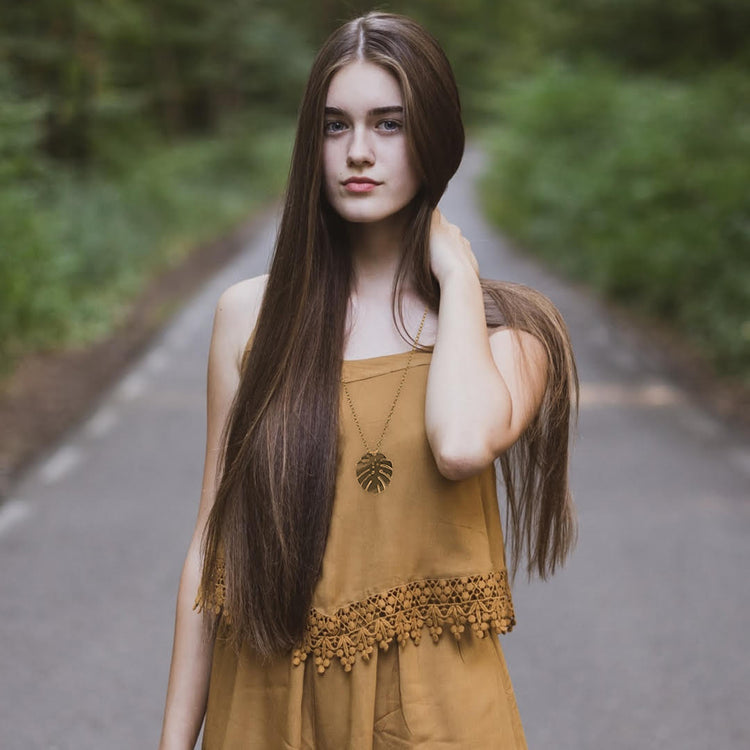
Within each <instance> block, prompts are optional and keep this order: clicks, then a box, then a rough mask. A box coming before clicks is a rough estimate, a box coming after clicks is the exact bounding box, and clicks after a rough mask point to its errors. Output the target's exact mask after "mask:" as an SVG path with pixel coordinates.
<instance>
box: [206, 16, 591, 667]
mask: <svg viewBox="0 0 750 750" xmlns="http://www.w3.org/2000/svg"><path fill="white" fill-rule="evenodd" d="M357 59H365V60H367V61H370V62H373V63H376V64H378V65H381V66H382V67H384V68H385V69H386V70H388V71H389V72H391V73H392V74H393V75H394V76H395V77H396V78H397V80H398V82H399V84H400V87H401V91H402V93H403V101H404V110H405V113H404V114H405V122H406V133H407V138H408V139H409V141H408V142H409V148H410V149H411V153H412V156H413V158H414V164H415V165H416V167H417V170H418V172H419V174H420V178H421V188H420V190H419V192H418V193H417V195H416V196H415V198H414V199H413V200H412V202H411V203H410V204H409V206H408V207H407V210H408V211H409V212H410V216H409V221H408V223H407V226H408V227H409V228H408V230H407V233H406V236H404V238H403V252H402V255H401V260H400V265H399V268H398V270H397V273H396V277H395V279H394V285H393V289H392V299H393V302H394V306H393V308H392V311H393V316H394V322H396V309H397V310H398V315H399V319H400V323H401V326H400V330H405V327H404V325H403V286H402V285H403V283H404V281H405V280H406V279H410V280H411V283H412V285H413V288H414V289H415V290H416V292H417V293H418V294H419V295H420V297H421V298H422V299H423V300H425V301H426V302H427V304H428V305H429V307H430V308H431V309H432V310H433V311H437V310H438V308H439V303H440V287H439V284H438V283H437V280H436V279H435V277H434V276H433V275H432V273H431V271H430V266H429V250H428V247H429V246H428V240H429V230H430V220H431V216H432V212H433V210H434V208H435V207H436V206H437V204H438V202H439V200H440V198H441V196H442V195H443V192H444V191H445V188H446V186H447V184H448V181H449V180H450V178H451V177H452V176H453V174H454V173H455V171H456V170H457V168H458V166H459V164H460V162H461V158H462V156H463V149H464V130H463V124H462V120H461V105H460V100H459V94H458V90H457V87H456V83H455V79H454V77H453V72H452V70H451V67H450V64H449V62H448V60H447V58H446V56H445V54H444V52H443V50H442V49H441V47H440V45H439V44H438V43H437V41H436V40H435V39H434V37H432V36H431V35H430V34H429V33H428V32H427V31H426V30H425V29H423V28H422V27H421V26H420V25H418V24H417V23H415V22H414V21H412V20H411V19H409V18H406V17H404V16H399V15H395V14H388V13H375V12H374V13H370V14H368V15H366V16H363V17H361V18H357V19H355V20H353V21H350V22H348V23H346V24H345V25H343V26H342V27H340V28H339V29H337V30H336V31H335V32H334V33H333V34H332V35H331V36H330V37H329V38H328V40H327V41H326V42H325V44H324V45H323V47H322V48H321V50H320V51H319V53H318V55H317V57H316V59H315V61H314V62H313V65H312V69H311V72H310V76H309V79H308V82H307V86H306V89H305V92H304V95H303V99H302V104H301V106H300V110H299V116H298V123H297V134H296V139H295V144H294V149H293V153H292V160H291V167H290V172H289V179H288V183H287V189H286V193H285V197H284V207H283V212H282V217H281V222H280V226H279V231H278V234H277V237H276V243H275V247H274V253H273V258H272V261H271V266H270V270H269V276H268V280H267V283H266V290H265V295H264V298H263V302H262V305H261V308H260V312H259V316H258V320H257V322H256V326H255V329H254V338H253V342H252V346H251V349H250V350H249V352H248V356H247V357H245V359H244V360H243V366H242V371H241V377H240V383H239V386H238V389H237V392H236V395H235V399H234V402H233V404H232V408H231V410H230V414H229V417H228V419H227V423H226V425H225V427H224V435H223V443H222V445H223V450H222V455H221V461H220V470H219V473H218V486H217V488H216V498H215V502H214V505H213V508H212V510H211V513H210V514H209V518H208V521H207V524H206V529H205V532H204V536H203V540H202V553H203V571H202V578H201V590H202V591H203V592H208V591H211V590H213V587H214V585H215V584H216V579H217V575H218V572H217V571H218V570H219V568H221V569H222V570H223V588H224V591H225V595H224V601H223V602H222V606H223V608H224V611H225V614H226V618H227V620H228V621H229V622H231V628H230V629H229V633H228V637H229V639H230V641H231V642H232V644H233V645H234V646H235V648H239V647H240V646H241V645H242V644H247V645H249V646H250V647H251V648H253V649H254V650H255V651H256V652H257V653H258V654H259V655H261V656H271V655H272V654H274V653H279V652H283V651H286V650H289V649H291V648H293V647H294V646H295V645H296V644H298V643H299V641H300V638H301V636H302V633H303V631H304V627H305V623H306V619H307V614H308V611H309V607H310V604H311V601H312V596H313V591H314V589H315V585H316V583H317V580H318V578H319V575H320V572H321V565H322V560H323V553H324V551H325V547H326V540H327V536H328V528H329V524H330V519H331V511H332V506H333V498H334V492H335V484H336V467H337V462H338V410H339V409H338V408H339V399H340V377H341V362H342V357H343V350H344V342H345V326H346V320H347V308H348V304H349V294H350V290H351V284H352V267H351V261H350V255H349V252H348V247H347V241H346V233H345V231H344V226H343V221H342V219H341V218H340V217H339V216H338V215H337V214H336V213H335V211H333V209H332V208H331V207H330V205H329V204H328V202H327V200H326V197H325V193H324V189H323V180H322V148H323V145H322V143H323V124H324V119H325V112H324V110H325V100H326V95H327V90H328V86H329V83H330V81H331V78H332V77H333V75H334V73H335V72H336V71H337V70H338V69H339V68H341V67H343V66H344V65H346V64H348V63H349V62H352V61H354V60H357ZM436 123H438V125H436ZM480 281H481V284H482V287H483V290H484V293H485V312H486V316H487V324H488V326H497V325H507V326H509V327H511V328H518V329H522V330H527V331H529V332H530V333H532V334H533V335H535V336H537V337H538V338H539V339H540V340H541V341H542V342H544V344H545V346H546V348H547V352H548V355H549V360H550V363H551V366H550V368H549V372H550V375H549V379H548V385H547V391H546V393H545V396H544V402H543V405H542V408H541V411H540V413H539V415H538V416H537V418H536V419H535V421H534V422H533V423H532V425H531V426H530V427H529V429H528V430H527V432H526V433H525V434H524V435H523V436H522V438H521V439H520V440H519V441H518V442H517V443H516V444H515V445H514V446H513V447H512V448H511V449H510V450H509V451H508V452H507V453H506V454H505V455H504V456H502V457H501V459H499V460H500V462H501V465H502V474H503V478H504V482H505V487H506V496H507V499H508V500H507V502H508V526H509V534H508V536H509V541H510V546H511V552H512V555H511V569H512V571H515V570H516V568H517V566H518V561H519V560H520V558H521V555H522V554H523V553H524V552H526V553H527V555H528V560H529V565H528V570H529V572H531V571H532V569H533V570H535V571H536V572H538V573H539V574H540V575H541V576H542V577H544V576H546V575H547V574H548V573H551V572H553V571H554V569H555V566H556V565H557V564H559V563H562V562H563V560H564V558H565V556H566V554H567V552H568V551H569V549H570V548H571V546H572V544H573V540H574V536H575V533H574V529H575V522H574V516H573V505H572V501H571V498H570V493H569V490H568V484H567V475H568V429H569V418H570V413H571V408H572V406H573V404H572V396H573V394H575V396H576V397H577V392H578V381H577V375H576V370H575V364H574V360H573V355H572V350H571V346H570V341H569V338H568V334H567V330H566V328H565V324H564V322H563V320H562V318H561V316H560V315H559V313H558V312H557V310H556V309H555V307H554V306H553V305H552V303H551V302H550V301H549V300H548V299H547V298H546V297H544V295H542V294H540V293H538V292H535V291H534V290H532V289H530V288H528V287H524V286H521V285H517V284H510V283H505V282H495V281H489V280H484V279H482V280H480ZM397 325H398V324H397ZM410 343H411V344H413V343H414V342H413V341H410ZM205 622H206V628H207V630H208V631H209V632H210V633H211V634H215V633H216V629H217V626H218V618H217V617H215V616H214V614H213V613H210V612H208V611H207V612H206V617H205Z"/></svg>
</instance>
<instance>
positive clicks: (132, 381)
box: [117, 370, 146, 401]
mask: <svg viewBox="0 0 750 750" xmlns="http://www.w3.org/2000/svg"><path fill="white" fill-rule="evenodd" d="M145 388H146V378H145V377H144V376H143V374H142V373H141V372H139V371H138V370H136V371H135V372H131V373H130V375H128V376H127V377H126V378H125V380H123V381H122V383H120V387H119V388H118V389H117V390H118V395H119V396H120V397H121V398H123V399H125V400H126V401H130V400H132V399H134V398H138V396H140V395H141V393H143V391H144V390H145Z"/></svg>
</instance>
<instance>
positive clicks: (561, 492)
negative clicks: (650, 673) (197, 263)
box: [161, 13, 578, 750]
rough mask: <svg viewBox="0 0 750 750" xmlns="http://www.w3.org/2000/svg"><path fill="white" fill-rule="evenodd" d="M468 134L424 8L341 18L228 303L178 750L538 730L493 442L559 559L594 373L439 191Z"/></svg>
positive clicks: (548, 563) (175, 708)
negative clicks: (585, 373) (281, 199)
mask: <svg viewBox="0 0 750 750" xmlns="http://www.w3.org/2000/svg"><path fill="white" fill-rule="evenodd" d="M463 148H464V131H463V126H462V122H461V112H460V105H459V97H458V92H457V90H456V85H455V82H454V78H453V74H452V72H451V68H450V65H449V63H448V61H447V60H446V57H445V55H444V53H443V51H442V50H441V48H440V47H439V45H438V44H437V42H436V41H435V40H434V39H433V38H432V37H431V36H430V35H429V34H428V33H427V32H426V31H425V30H424V29H423V28H422V27H420V26H419V25H418V24H416V23H414V22H413V21H411V20H410V19H408V18H405V17H403V16H397V15H392V14H384V13H370V14H368V15H366V16H363V17H361V18H358V19H356V20H353V21H351V22H349V23H347V24H345V25H344V26H342V27H341V28H340V29H338V30H337V31H336V32H334V33H333V34H332V36H331V37H330V38H329V39H328V41H327V42H326V43H325V44H324V46H323V47H322V49H321V50H320V52H319V54H318V56H317V58H316V60H315V62H314V64H313V67H312V71H311V73H310V78H309V81H308V84H307V88H306V91H305V94H304V99H303V102H302V106H301V109H300V114H299V122H298V130H297V138H296V142H295V147H294V153H293V156H292V165H291V171H290V176H289V183H288V188H287V192H286V197H285V205H284V212H283V216H282V219H281V224H280V228H279V233H278V237H277V240H276V246H275V252H274V256H273V260H272V262H271V268H270V272H269V273H268V274H267V275H266V276H262V277H259V278H254V279H250V280H247V281H243V282H240V283H238V284H236V285H234V286H232V287H230V288H229V289H227V290H226V291H225V292H224V293H223V294H222V296H221V298H220V300H219V302H218V306H217V308H216V314H215V319H214V330H213V336H212V341H211V347H210V353H209V363H208V435H207V446H206V463H205V471H204V477H203V491H202V495H201V501H200V507H199V512H198V519H197V523H196V527H195V533H194V535H193V539H192V542H191V544H190V547H189V550H188V554H187V558H186V560H185V566H184V570H183V574H182V578H181V581H180V588H179V594H178V602H177V613H176V625H175V639H174V650H173V655H172V667H171V671H170V676H169V686H168V690H167V701H166V710H165V717H164V726H163V731H162V740H161V748H162V749H163V750H166V749H167V748H182V749H184V748H192V747H193V745H194V743H195V740H196V737H197V736H198V733H199V729H200V726H201V722H202V720H203V718H204V713H205V722H206V723H205V729H204V744H203V747H204V748H207V749H208V750H219V749H220V748H270V749H275V748H284V749H286V750H293V749H298V748H299V749H302V748H308V749H312V748H315V749H316V750H347V749H348V750H365V749H368V750H369V749H371V748H372V749H376V748H380V749H384V748H408V747H424V748H437V747H445V748H448V747H450V748H457V749H458V748H461V749H465V748H482V749H487V750H489V749H491V748H492V749H495V748H496V749H497V750H501V749H502V750H511V749H518V748H525V747H526V744H525V740H524V734H523V729H522V726H521V722H520V719H519V716H518V710H517V707H516V702H515V698H514V695H513V688H512V686H511V682H510V679H509V677H508V672H507V669H506V666H505V661H504V658H503V654H502V650H501V647H500V644H499V641H498V638H497V634H498V633H504V632H507V631H509V630H510V629H511V628H512V626H513V625H514V622H515V619H514V612H513V605H512V601H511V593H510V588H509V583H508V577H509V574H508V570H507V569H506V559H505V552H504V548H503V535H502V531H501V525H500V515H499V510H498V503H497V488H496V471H495V462H496V461H497V462H498V463H499V465H500V468H501V471H502V477H503V484H504V488H503V490H504V493H505V495H506V499H507V505H506V507H507V515H506V522H507V532H508V540H509V543H510V549H511V555H510V563H511V564H510V566H509V567H510V573H511V577H512V574H513V573H514V572H515V570H516V568H517V566H518V564H519V560H520V559H521V555H522V554H523V555H525V556H526V559H527V570H528V571H529V572H530V573H531V572H536V573H537V574H539V575H540V576H541V577H545V576H546V575H548V574H549V573H551V572H553V571H554V569H555V566H556V565H557V564H560V563H562V562H563V560H564V558H565V556H566V554H567V552H568V551H569V549H570V547H571V545H572V543H573V538H574V531H575V524H574V520H573V506H572V501H571V498H570V493H569V490H568V484H567V475H568V474H567V472H568V431H569V421H570V416H571V411H574V410H575V406H576V404H577V401H576V399H577V392H578V381H577V376H576V370H575V363H574V360H573V355H572V352H571V347H570V342H569V339H568V335H567V331H566V327H565V324H564V322H563V320H562V319H561V317H560V315H559V313H558V312H557V310H556V309H555V307H554V306H553V305H552V304H551V303H550V302H549V300H548V299H547V298H546V297H544V296H543V295H541V294H539V293H538V292H535V291H534V290H532V289H530V288H528V287H524V286H520V285H515V284H511V283H507V282H498V281H490V280H487V279H483V278H480V276H479V269H478V265H477V262H476V259H475V257H474V255H473V253H472V251H471V247H470V245H469V242H468V241H467V240H466V239H465V238H464V237H463V236H462V235H461V232H460V230H459V228H458V227H457V226H455V225H453V224H450V223H449V222H448V221H447V220H446V219H445V218H444V217H443V216H442V215H441V213H440V212H439V210H437V208H436V206H437V203H438V201H439V199H440V197H441V196H442V194H443V191H444V190H445V187H446V185H447V183H448V181H449V179H450V178H451V176H452V175H453V174H454V172H455V171H456V169H457V168H458V165H459V163H460V161H461V157H462V154H463ZM396 310H398V316H397V315H396ZM405 343H407V344H408V345H409V348H405V347H404V344H405ZM196 593H197V598H196ZM195 610H198V612H196V611H195ZM201 611H202V614H200V612H201Z"/></svg>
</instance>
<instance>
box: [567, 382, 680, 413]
mask: <svg viewBox="0 0 750 750" xmlns="http://www.w3.org/2000/svg"><path fill="white" fill-rule="evenodd" d="M684 402H685V395H684V394H683V393H682V392H681V391H680V390H679V389H677V388H675V387H674V386H672V385H669V383H664V382H660V381H655V382H652V383H640V384H633V385H629V384H626V383H586V382H583V383H581V406H582V407H583V406H646V407H662V406H675V405H677V404H682V403H684Z"/></svg>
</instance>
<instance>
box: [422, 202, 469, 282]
mask: <svg viewBox="0 0 750 750" xmlns="http://www.w3.org/2000/svg"><path fill="white" fill-rule="evenodd" d="M430 268H431V269H432V272H433V273H434V274H435V277H436V278H437V280H438V283H440V284H442V283H443V280H444V279H446V278H447V277H448V276H449V275H450V274H451V273H453V272H455V271H459V272H466V271H467V270H468V271H473V273H475V274H476V275H477V276H479V263H477V259H476V257H475V256H474V253H473V252H472V251H471V244H470V243H469V240H467V239H466V237H464V236H463V235H462V234H461V230H460V229H459V228H458V227H457V226H456V225H455V224H451V223H450V222H449V221H448V220H447V219H446V218H445V216H443V214H442V213H441V212H440V210H439V209H437V208H436V209H435V210H434V211H433V212H432V222H431V224H430Z"/></svg>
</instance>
